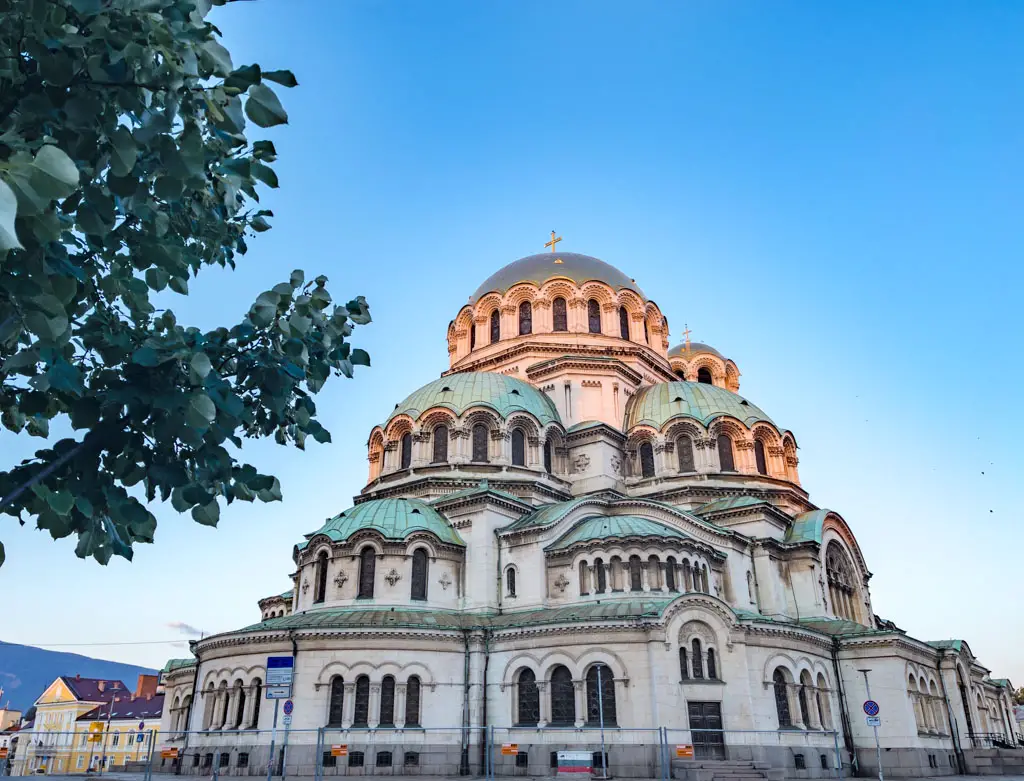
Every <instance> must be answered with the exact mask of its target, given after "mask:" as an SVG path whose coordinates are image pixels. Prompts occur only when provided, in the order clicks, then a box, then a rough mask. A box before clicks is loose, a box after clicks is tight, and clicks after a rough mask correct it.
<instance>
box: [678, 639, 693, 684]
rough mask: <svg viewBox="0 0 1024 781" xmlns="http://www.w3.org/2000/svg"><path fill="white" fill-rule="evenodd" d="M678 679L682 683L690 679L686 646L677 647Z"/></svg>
mask: <svg viewBox="0 0 1024 781" xmlns="http://www.w3.org/2000/svg"><path fill="white" fill-rule="evenodd" d="M679 677H680V678H682V679H683V680H684V681H686V680H689V678H690V663H689V660H688V659H687V654H686V646H685V645H681V646H679Z"/></svg>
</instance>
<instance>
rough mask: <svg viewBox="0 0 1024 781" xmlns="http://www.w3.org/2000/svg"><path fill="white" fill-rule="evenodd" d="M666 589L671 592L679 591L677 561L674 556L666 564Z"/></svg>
mask: <svg viewBox="0 0 1024 781" xmlns="http://www.w3.org/2000/svg"><path fill="white" fill-rule="evenodd" d="M665 587H666V588H667V589H668V590H669V591H678V590H679V589H678V588H677V587H676V560H675V557H674V556H669V557H668V560H667V561H666V562H665Z"/></svg>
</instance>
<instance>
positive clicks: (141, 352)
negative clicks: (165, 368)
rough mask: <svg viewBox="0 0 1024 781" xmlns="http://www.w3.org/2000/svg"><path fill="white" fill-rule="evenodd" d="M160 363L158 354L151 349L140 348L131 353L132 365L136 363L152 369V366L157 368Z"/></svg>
mask: <svg viewBox="0 0 1024 781" xmlns="http://www.w3.org/2000/svg"><path fill="white" fill-rule="evenodd" d="M162 362H163V361H162V359H161V357H160V354H159V353H157V351H156V350H154V349H153V348H152V347H140V348H139V349H138V350H136V351H135V352H133V353H132V363H137V364H139V366H148V367H150V368H152V367H154V366H159V365H160V364H161V363H162Z"/></svg>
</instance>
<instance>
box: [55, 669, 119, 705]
mask: <svg viewBox="0 0 1024 781" xmlns="http://www.w3.org/2000/svg"><path fill="white" fill-rule="evenodd" d="M60 679H61V681H63V683H64V685H65V686H67V688H68V691H70V692H71V694H72V695H74V697H75V699H77V700H80V701H82V702H110V701H111V700H112V699H113V698H114V697H115V696H117V697H128V696H130V695H131V689H129V688H128V687H127V686H125V685H124V681H122V680H120V679H118V678H80V677H78V676H73V675H62V676H60Z"/></svg>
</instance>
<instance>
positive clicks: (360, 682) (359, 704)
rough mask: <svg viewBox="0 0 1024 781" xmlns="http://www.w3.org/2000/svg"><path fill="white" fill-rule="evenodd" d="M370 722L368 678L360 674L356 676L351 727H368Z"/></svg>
mask: <svg viewBox="0 0 1024 781" xmlns="http://www.w3.org/2000/svg"><path fill="white" fill-rule="evenodd" d="M369 723H370V678H369V676H367V675H360V676H359V677H358V678H356V707H355V715H354V716H353V717H352V726H353V727H368V726H369Z"/></svg>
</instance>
